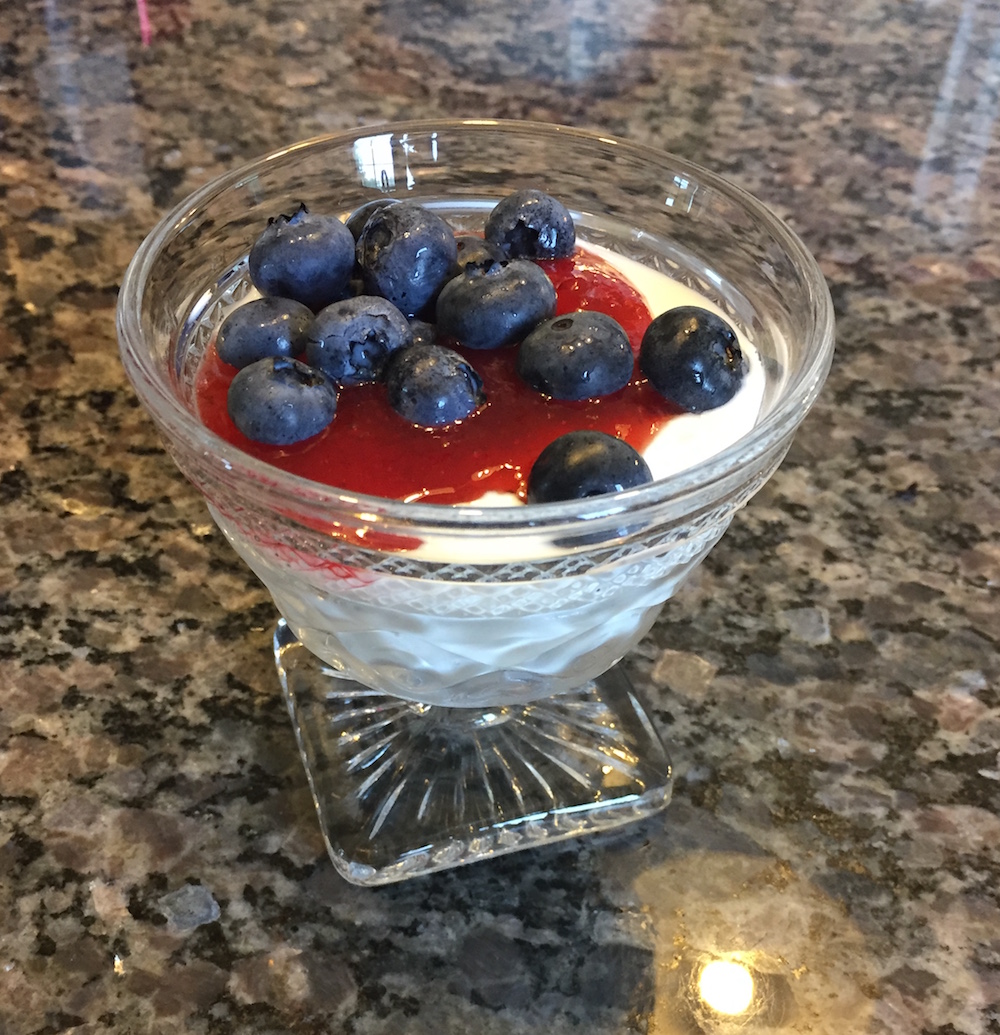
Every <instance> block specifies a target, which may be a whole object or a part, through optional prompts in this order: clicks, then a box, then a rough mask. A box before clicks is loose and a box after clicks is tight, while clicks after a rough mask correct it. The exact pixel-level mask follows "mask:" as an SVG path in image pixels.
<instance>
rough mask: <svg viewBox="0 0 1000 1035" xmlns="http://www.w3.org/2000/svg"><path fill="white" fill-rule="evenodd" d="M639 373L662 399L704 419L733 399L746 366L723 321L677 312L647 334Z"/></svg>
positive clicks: (690, 309) (695, 311) (694, 311)
mask: <svg viewBox="0 0 1000 1035" xmlns="http://www.w3.org/2000/svg"><path fill="white" fill-rule="evenodd" d="M639 368H640V369H641V370H642V372H643V373H644V374H645V375H646V376H647V377H648V378H649V380H650V383H651V384H652V385H653V387H654V388H655V389H656V390H657V391H658V392H659V393H660V395H662V396H663V397H664V398H665V399H668V400H669V401H670V402H672V403H676V404H677V405H678V406H680V407H681V408H682V409H685V410H687V411H689V412H690V413H704V412H705V411H706V410H713V409H715V408H716V407H717V406H722V405H723V403H727V402H729V400H730V399H732V398H733V396H734V395H736V393H737V392H738V391H739V388H740V385H741V384H742V383H743V378H744V377H745V376H746V373H747V370H748V369H749V364H748V363H747V360H746V357H745V356H744V355H743V352H742V350H741V349H740V345H739V341H738V340H737V337H736V332H735V331H734V330H733V329H732V327H730V326H729V324H728V323H726V321H725V320H723V319H722V317H721V316H716V315H715V313H712V312H709V311H708V310H707V309H701V308H699V307H698V306H678V307H677V308H676V309H670V310H668V311H667V312H665V313H663V314H662V315H660V316H658V317H657V318H656V319H655V320H653V322H652V323H651V324H650V325H649V327H648V328H647V330H646V333H645V335H643V339H642V347H641V349H640V351H639Z"/></svg>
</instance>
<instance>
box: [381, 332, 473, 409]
mask: <svg viewBox="0 0 1000 1035" xmlns="http://www.w3.org/2000/svg"><path fill="white" fill-rule="evenodd" d="M385 386H386V392H387V396H388V400H389V405H390V406H391V407H392V408H393V409H394V410H395V411H396V413H398V414H399V415H400V416H401V417H403V418H404V419H405V420H408V421H409V422H410V423H411V424H418V425H420V426H421V427H424V428H436V427H441V426H442V425H445V424H454V423H455V421H460V420H464V419H465V418H466V417H470V416H471V415H472V414H473V413H475V412H476V411H477V410H478V409H479V408H480V407H481V406H483V405H484V404H485V403H486V394H485V392H484V391H483V382H482V378H480V376H479V375H478V374H477V373H476V371H475V370H474V369H473V368H472V366H471V365H470V364H469V363H467V362H466V361H465V359H463V358H462V356H460V355H459V354H458V353H457V352H455V351H454V350H452V349H448V348H445V347H444V346H443V345H411V346H410V347H409V348H408V349H402V350H400V351H399V352H397V353H396V354H395V355H394V356H393V357H392V359H391V361H390V362H389V365H388V367H387V368H386V372H385Z"/></svg>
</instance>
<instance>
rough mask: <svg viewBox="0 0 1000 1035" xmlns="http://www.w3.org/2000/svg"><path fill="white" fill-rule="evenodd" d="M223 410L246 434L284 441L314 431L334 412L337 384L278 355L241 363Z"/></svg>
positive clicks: (274, 442) (282, 443)
mask: <svg viewBox="0 0 1000 1035" xmlns="http://www.w3.org/2000/svg"><path fill="white" fill-rule="evenodd" d="M227 401H228V405H229V415H230V416H231V417H232V419H233V423H234V424H235V425H236V427H237V428H239V429H240V431H242V432H243V434H244V435H246V436H247V438H249V439H253V441H255V442H262V443H264V444H265V445H269V446H288V445H292V444H293V443H295V442H301V441H302V440H303V439H307V438H312V436H313V435H318V434H319V432H321V431H322V430H323V429H324V428H325V427H326V426H327V425H328V424H329V423H330V421H332V420H333V416H334V414H335V413H336V412H337V389H336V387H335V386H334V384H333V382H332V381H330V379H329V378H328V377H327V376H326V375H325V374H323V373H321V372H320V371H318V370H314V369H313V368H312V367H308V366H306V364H305V363H300V362H299V361H298V360H297V359H288V358H286V357H284V356H277V357H274V356H272V357H269V358H267V359H261V360H258V361H257V362H256V363H251V364H250V365H249V366H246V367H244V368H243V369H242V370H241V371H240V372H239V373H238V374H237V375H236V376H235V377H234V378H233V381H232V384H231V385H230V386H229V394H228V400H227Z"/></svg>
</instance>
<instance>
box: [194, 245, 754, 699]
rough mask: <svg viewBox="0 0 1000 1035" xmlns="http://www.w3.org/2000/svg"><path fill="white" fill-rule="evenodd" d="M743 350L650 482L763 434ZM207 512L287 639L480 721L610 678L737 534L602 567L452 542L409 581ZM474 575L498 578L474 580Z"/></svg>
mask: <svg viewBox="0 0 1000 1035" xmlns="http://www.w3.org/2000/svg"><path fill="white" fill-rule="evenodd" d="M585 247H588V248H592V250H594V251H595V252H597V253H598V254H600V255H601V257H602V258H604V259H606V260H607V261H609V262H611V263H613V264H614V265H615V266H616V267H617V268H618V269H619V270H620V271H621V272H622V274H623V276H624V277H625V278H626V279H628V280H629V281H631V282H632V284H633V285H634V286H635V287H636V288H638V289H639V291H640V292H641V293H642V294H643V295H644V296H645V298H646V301H647V304H648V305H649V307H650V310H651V312H652V314H653V315H654V316H655V315H658V314H659V313H661V312H664V311H666V310H667V309H671V308H674V307H675V306H679V305H700V306H703V307H705V308H708V309H711V310H713V311H716V312H720V311H719V310H718V308H717V307H716V306H714V305H713V304H712V303H711V302H709V301H708V300H707V299H705V298H703V297H701V296H700V295H699V294H698V293H697V292H695V291H693V290H692V289H691V288H688V287H687V286H685V285H683V284H680V283H678V282H677V281H675V280H672V279H671V278H669V277H667V276H666V275H664V274H662V273H659V272H657V271H656V270H653V269H651V268H649V267H646V266H643V265H642V264H640V263H638V262H636V261H634V260H631V259H627V258H625V257H623V256H620V255H617V254H615V253H613V252H610V251H607V250H606V249H603V248H597V247H593V246H589V245H585ZM720 315H722V316H724V317H725V314H724V313H721V312H720ZM740 345H741V348H742V349H743V352H744V354H745V355H746V356H747V357H748V360H749V367H750V369H749V373H748V375H747V377H746V378H745V379H744V383H743V385H742V387H741V389H740V391H739V392H738V393H737V395H736V396H735V397H734V398H733V399H732V400H731V401H730V402H729V403H727V404H725V405H724V406H722V407H719V408H718V409H716V410H712V411H708V412H707V413H702V414H690V415H684V416H680V417H676V418H674V419H672V420H671V421H669V422H668V423H667V425H666V426H665V427H664V428H663V429H662V430H661V431H660V433H659V434H658V435H657V436H656V438H655V439H654V441H653V442H652V443H651V444H650V446H649V448H648V449H646V450H645V452H644V456H645V458H646V461H647V463H648V464H649V466H650V468H651V470H652V473H653V475H654V477H655V478H665V477H669V476H670V475H672V474H675V473H677V472H679V471H682V470H685V469H687V468H689V467H692V466H694V465H696V464H700V463H703V462H704V461H705V460H707V459H709V458H710V457H711V456H714V455H716V454H717V453H719V452H720V451H722V450H723V449H725V448H726V447H727V446H729V445H731V444H733V443H734V442H736V441H738V440H739V439H740V438H742V437H743V436H744V435H745V434H746V433H747V432H749V431H750V430H751V429H752V428H753V426H754V423H755V422H756V420H757V419H758V416H759V413H760V409H761V403H762V399H763V396H764V388H765V374H764V369H763V365H762V363H761V359H760V356H759V354H758V352H757V350H756V349H755V348H754V346H753V343H752V342H748V341H746V340H745V338H741V339H740ZM512 503H517V504H518V505H520V501H518V500H517V499H516V497H505V496H501V495H494V497H492V498H491V497H484V498H483V499H482V500H480V501H478V503H477V504H473V505H472V506H473V507H476V506H480V507H486V506H494V505H502V506H506V505H510V504H512ZM212 512H213V516H214V517H215V520H216V521H217V522H218V524H219V526H220V527H221V528H222V530H223V531H224V532H225V534H226V536H227V537H228V539H229V541H230V542H231V543H232V545H233V547H234V548H235V549H236V550H237V552H238V553H239V554H240V555H241V556H242V557H243V559H244V560H245V561H246V562H247V564H248V565H249V566H250V567H251V568H252V569H253V570H254V572H255V573H256V574H257V576H258V577H259V578H260V579H261V581H262V582H264V584H265V585H266V586H267V588H268V589H269V591H270V592H271V594H272V596H273V598H274V601H275V603H276V605H277V606H278V608H279V610H280V611H281V613H282V615H283V616H284V618H285V619H286V621H287V622H288V624H289V626H290V627H291V629H292V630H293V632H294V633H295V634H296V636H297V637H298V638H299V639H300V640H301V641H302V642H303V643H304V644H305V645H306V647H308V648H309V649H310V650H311V651H312V652H313V653H314V654H316V655H318V656H319V657H320V658H321V659H323V660H324V661H325V662H327V663H328V664H329V665H330V667H331V671H333V672H335V673H338V674H341V675H343V676H344V677H346V678H351V679H355V680H357V681H359V682H361V683H363V684H365V685H368V686H371V687H376V688H378V689H380V690H382V691H384V692H386V693H390V694H394V695H396V696H399V697H402V698H408V699H411V700H415V701H420V702H423V703H425V704H436V705H450V706H470V707H471V706H484V705H489V706H498V705H504V704H512V703H523V702H527V701H530V700H534V699H537V698H540V697H544V696H549V695H551V694H552V693H556V692H559V691H561V690H568V689H571V688H573V687H576V686H579V685H581V684H582V683H584V682H586V681H587V680H589V679H592V678H594V677H596V676H597V675H599V674H600V673H601V672H604V671H606V670H607V669H608V668H609V667H610V666H611V665H613V664H614V663H615V662H616V661H618V660H619V659H620V658H621V656H622V655H623V654H624V653H625V652H626V651H627V650H628V649H630V647H631V646H632V645H633V644H634V643H635V642H636V641H637V639H638V638H640V637H641V636H643V635H644V634H645V633H646V631H647V630H648V629H649V628H650V626H651V625H652V624H653V622H654V621H655V619H656V616H657V614H658V613H659V610H660V607H661V605H662V604H663V602H664V601H665V600H667V599H668V598H669V597H670V596H671V595H672V594H673V593H674V591H675V590H676V588H677V587H678V585H679V584H680V583H681V581H682V580H683V579H684V578H685V577H686V576H687V574H688V573H689V572H690V571H691V570H692V569H693V568H694V567H695V566H696V565H697V564H698V562H699V561H700V560H701V559H702V557H704V555H705V554H706V553H707V552H708V550H709V549H710V548H711V547H712V546H713V545H714V544H715V542H716V541H717V540H718V539H719V538H720V537H721V536H722V534H723V532H724V531H725V529H726V527H727V526H728V517H723V518H720V519H719V520H718V521H714V522H708V523H707V524H705V525H704V526H703V527H699V528H698V529H697V530H694V529H692V530H689V534H688V535H687V536H686V537H683V538H680V539H678V538H676V537H674V538H671V539H669V540H667V541H666V542H655V541H654V542H648V543H643V544H642V546H641V547H638V546H635V545H634V544H633V545H632V546H629V545H624V546H623V548H622V550H621V552H620V556H617V557H610V558H608V559H606V560H605V561H604V562H603V563H601V564H600V565H596V566H595V565H591V564H589V563H580V562H579V558H581V557H583V556H584V555H585V554H586V550H587V547H586V546H581V547H577V548H576V554H575V555H573V554H572V553H570V555H569V556H566V555H567V548H566V547H565V546H564V545H558V544H556V543H554V542H552V541H551V539H550V538H548V537H546V536H543V535H534V534H528V535H519V536H504V535H502V534H496V535H487V534H485V533H483V532H478V533H476V534H474V535H471V536H462V535H460V534H457V533H456V534H455V535H449V536H447V537H438V538H436V539H435V540H434V541H433V542H429V541H425V542H424V543H423V544H422V545H421V546H419V547H418V548H416V549H414V550H412V551H409V552H408V553H407V556H408V557H412V558H413V561H414V567H413V571H412V573H407V572H405V571H401V570H400V569H399V568H398V566H397V568H396V570H395V571H394V572H393V573H392V574H389V573H385V572H381V571H373V570H372V569H371V568H370V567H364V568H362V567H355V566H352V565H351V563H350V551H349V550H342V549H341V548H340V544H339V543H337V542H336V541H334V542H333V543H332V544H331V549H330V551H329V552H328V553H326V554H324V555H322V556H321V555H320V554H321V553H322V552H323V551H322V549H320V550H316V549H314V548H307V549H301V550H300V549H296V548H290V547H288V546H286V545H282V546H278V545H277V544H274V543H272V542H262V541H261V539H260V538H259V536H257V535H255V534H254V530H253V529H248V528H244V527H241V525H240V524H239V522H238V521H237V520H235V519H234V518H232V517H230V516H228V515H226V514H224V513H222V512H220V511H219V510H218V508H216V507H212ZM623 523H626V524H627V516H626V517H624V518H623ZM437 565H440V566H441V567H439V568H438V567H436V566H437ZM471 566H491V567H490V568H489V569H488V571H486V572H484V573H482V574H481V575H480V574H479V573H478V571H476V572H475V573H474V574H471V575H470V567H471Z"/></svg>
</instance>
